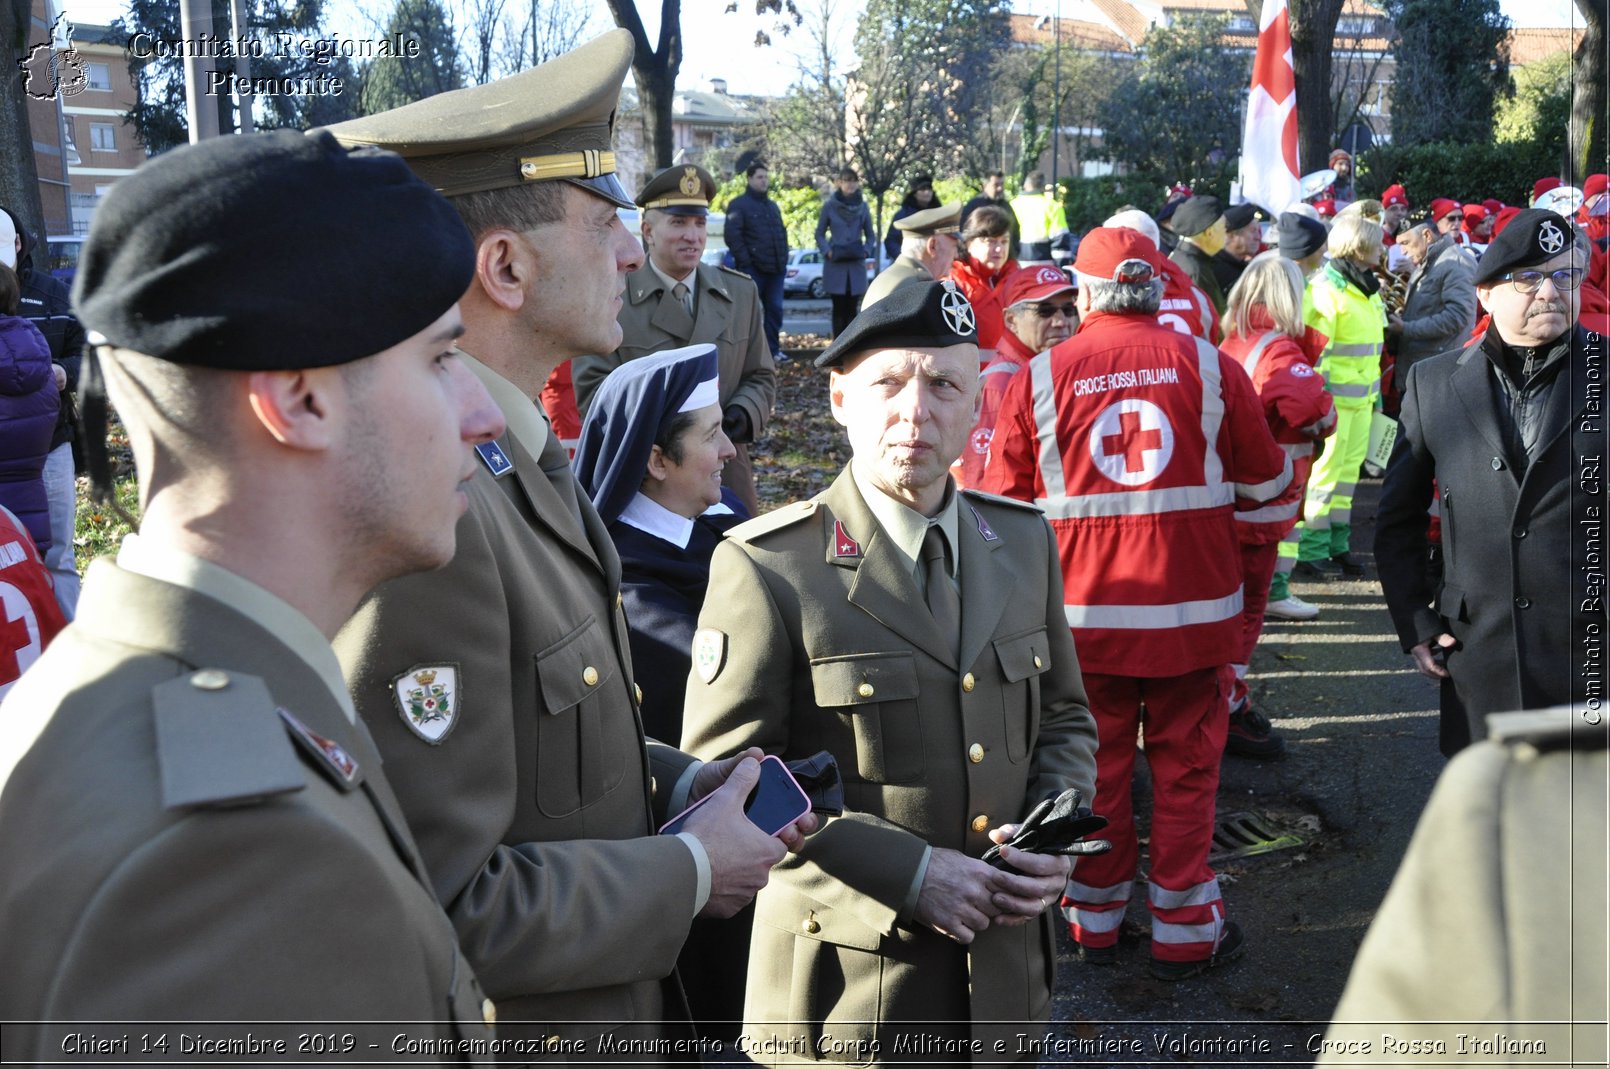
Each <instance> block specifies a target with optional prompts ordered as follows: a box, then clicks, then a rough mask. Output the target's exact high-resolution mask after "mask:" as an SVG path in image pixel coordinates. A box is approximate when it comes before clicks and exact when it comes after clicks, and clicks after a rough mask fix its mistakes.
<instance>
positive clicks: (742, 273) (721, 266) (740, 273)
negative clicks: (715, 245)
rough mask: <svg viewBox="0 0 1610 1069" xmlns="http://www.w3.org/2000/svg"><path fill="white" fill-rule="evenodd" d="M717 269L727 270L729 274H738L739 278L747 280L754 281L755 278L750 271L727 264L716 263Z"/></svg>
mask: <svg viewBox="0 0 1610 1069" xmlns="http://www.w3.org/2000/svg"><path fill="white" fill-rule="evenodd" d="M716 269H717V270H718V271H725V272H726V273H727V274H729V275H737V276H738V277H739V278H741V279H743V280H744V281H745V282H753V281H754V279H752V278H750V277H749V274H748V272H746V271H740V270H738V269H737V268H736V267H728V266H727V265H726V264H716Z"/></svg>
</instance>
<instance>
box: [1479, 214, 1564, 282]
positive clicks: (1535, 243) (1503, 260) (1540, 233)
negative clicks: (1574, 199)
mask: <svg viewBox="0 0 1610 1069" xmlns="http://www.w3.org/2000/svg"><path fill="white" fill-rule="evenodd" d="M1575 240H1576V236H1575V234H1574V233H1573V232H1572V230H1571V224H1570V223H1569V222H1568V221H1567V220H1566V218H1565V216H1563V215H1561V214H1560V213H1558V212H1551V211H1547V210H1545V209H1542V208H1527V209H1525V210H1524V211H1520V212H1516V213H1515V217H1514V218H1513V219H1511V220H1510V221H1509V224H1508V225H1507V226H1505V227H1504V230H1503V233H1501V234H1499V235H1498V236H1497V237H1496V238H1494V239H1493V242H1492V244H1491V245H1488V246H1487V251H1486V252H1484V253H1482V254H1481V259H1480V260H1479V261H1477V263H1476V277H1475V283H1476V285H1478V286H1479V285H1481V284H1482V283H1484V282H1491V281H1493V280H1494V279H1496V278H1497V277H1498V276H1499V275H1503V274H1506V273H1508V272H1510V271H1513V270H1515V269H1516V268H1517V267H1536V266H1537V265H1538V264H1540V263H1544V262H1545V261H1548V260H1552V259H1554V258H1555V257H1556V256H1558V255H1560V254H1561V253H1563V252H1568V251H1570V249H1571V247H1572V243H1573V242H1574V241H1575Z"/></svg>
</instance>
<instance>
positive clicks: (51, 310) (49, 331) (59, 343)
mask: <svg viewBox="0 0 1610 1069" xmlns="http://www.w3.org/2000/svg"><path fill="white" fill-rule="evenodd" d="M0 213H3V214H4V215H5V217H6V219H7V220H9V221H10V223H11V227H10V229H11V231H12V233H11V234H10V235H5V234H4V230H5V229H6V228H5V227H3V226H0V240H3V241H4V243H5V245H6V246H7V248H6V249H5V250H4V251H5V252H7V253H9V254H10V255H9V256H7V255H0V262H3V263H5V264H6V265H7V266H8V267H12V268H14V269H15V270H16V272H17V285H18V288H19V289H20V290H21V291H22V296H21V298H20V299H19V300H18V302H17V305H18V307H17V314H18V315H20V316H22V317H23V318H24V319H26V320H28V321H29V322H31V323H33V325H34V326H36V327H38V328H39V333H41V334H43V335H44V336H45V342H46V343H47V344H48V345H49V346H50V360H51V363H52V364H53V365H54V371H55V374H56V388H57V389H58V390H60V391H61V399H62V403H61V412H60V414H59V415H58V416H57V417H56V432H55V434H53V435H52V436H51V439H50V455H49V456H48V457H47V458H46V459H45V493H46V494H47V495H48V497H49V499H50V532H51V534H50V548H49V549H48V550H46V551H45V567H46V568H49V569H50V577H51V581H52V582H54V583H55V585H56V601H57V603H58V604H60V605H61V609H62V613H63V615H65V616H66V617H67V619H68V620H71V619H72V618H73V615H74V613H75V611H76V610H77V607H78V587H79V579H78V564H77V562H76V561H75V560H74V556H73V527H74V519H73V513H74V511H75V506H76V496H77V473H76V472H75V470H74V465H73V448H72V443H73V437H74V435H75V434H76V433H77V430H76V427H77V420H76V418H75V416H74V413H75V412H76V411H77V408H76V406H75V405H73V404H72V399H73V397H74V395H75V394H76V393H77V392H78V368H79V364H80V363H81V362H82V361H83V359H84V328H83V326H81V325H80V324H79V322H78V319H77V317H76V316H74V315H73V309H72V301H71V300H70V299H69V297H68V294H67V286H66V285H65V284H64V283H63V282H62V281H61V279H59V278H56V277H55V276H53V275H52V274H51V273H50V268H49V266H48V265H42V266H40V267H37V268H36V266H35V264H34V251H35V249H37V248H38V243H37V242H36V241H35V240H34V236H33V235H32V234H30V233H29V232H28V228H27V227H25V226H23V225H22V220H21V219H19V218H18V217H17V215H16V213H15V212H13V211H12V210H11V209H10V208H6V207H3V206H0Z"/></svg>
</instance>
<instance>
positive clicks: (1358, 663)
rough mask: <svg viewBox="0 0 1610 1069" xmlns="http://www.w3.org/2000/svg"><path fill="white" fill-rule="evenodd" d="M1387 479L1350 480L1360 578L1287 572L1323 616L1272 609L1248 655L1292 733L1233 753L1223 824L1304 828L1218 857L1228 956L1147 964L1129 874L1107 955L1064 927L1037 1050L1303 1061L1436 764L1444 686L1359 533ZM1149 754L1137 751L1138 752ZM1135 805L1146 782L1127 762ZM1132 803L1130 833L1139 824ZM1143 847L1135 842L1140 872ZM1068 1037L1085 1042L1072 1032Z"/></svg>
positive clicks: (1141, 1058)
mask: <svg viewBox="0 0 1610 1069" xmlns="http://www.w3.org/2000/svg"><path fill="white" fill-rule="evenodd" d="M1379 496H1380V483H1379V482H1378V481H1366V482H1363V483H1361V484H1360V485H1359V493H1358V496H1357V498H1356V499H1355V503H1354V510H1355V516H1356V517H1357V518H1358V522H1357V523H1356V524H1355V526H1354V529H1353V547H1354V554H1355V556H1358V557H1361V558H1363V559H1364V560H1365V561H1367V562H1369V564H1370V569H1369V573H1368V575H1367V576H1366V577H1365V578H1364V579H1354V580H1338V581H1335V582H1327V583H1304V582H1302V581H1300V580H1299V581H1298V582H1296V583H1294V585H1293V590H1294V591H1295V592H1296V593H1298V594H1299V595H1300V596H1302V597H1303V598H1304V599H1306V600H1308V601H1311V602H1313V603H1315V604H1316V605H1318V606H1319V607H1320V616H1319V618H1318V619H1317V620H1314V621H1311V622H1307V623H1285V622H1278V621H1274V620H1270V621H1269V622H1268V626H1267V628H1266V630H1265V631H1264V636H1263V639H1262V641H1261V642H1260V643H1259V645H1258V649H1257V651H1256V652H1255V653H1254V655H1253V660H1252V671H1251V673H1250V675H1249V682H1250V685H1251V689H1252V695H1253V702H1254V705H1255V706H1256V707H1257V708H1258V709H1260V710H1261V711H1263V712H1264V713H1265V715H1267V716H1269V717H1270V719H1271V721H1272V722H1273V724H1274V726H1275V728H1276V730H1277V731H1279V732H1280V734H1281V735H1282V736H1284V738H1285V739H1286V754H1285V756H1284V758H1283V759H1281V760H1278V761H1252V760H1248V759H1245V758H1241V757H1226V758H1225V760H1224V763H1223V765H1222V772H1221V779H1220V785H1219V794H1218V814H1219V818H1220V822H1221V824H1222V823H1223V821H1224V818H1225V816H1226V815H1228V814H1237V813H1244V814H1251V815H1252V816H1253V818H1254V819H1255V820H1256V821H1257V822H1258V824H1259V825H1261V829H1266V830H1267V831H1268V832H1270V833H1272V835H1273V836H1274V837H1281V838H1284V837H1295V838H1300V839H1301V840H1302V842H1301V844H1300V845H1293V846H1287V847H1285V848H1282V849H1278V850H1273V851H1270V852H1267V853H1260V854H1252V855H1249V856H1239V857H1231V858H1228V859H1226V860H1224V861H1222V862H1219V863H1217V864H1216V865H1215V868H1216V869H1217V871H1218V873H1219V880H1220V883H1221V885H1222V888H1223V892H1224V900H1225V906H1226V912H1227V914H1228V916H1229V917H1230V918H1231V919H1233V920H1235V921H1236V922H1237V923H1239V924H1240V925H1241V927H1242V929H1243V930H1244V931H1245V933H1246V936H1247V942H1246V947H1247V949H1246V953H1245V954H1244V956H1242V957H1241V958H1240V959H1239V960H1237V961H1234V962H1230V963H1227V964H1224V965H1221V966H1220V967H1218V968H1216V969H1213V970H1211V971H1209V972H1207V973H1205V974H1203V975H1201V976H1198V977H1194V978H1192V979H1189V980H1184V981H1180V982H1176V983H1168V982H1164V981H1160V980H1156V979H1153V978H1152V977H1151V976H1150V975H1149V974H1148V972H1147V971H1146V962H1147V957H1148V937H1149V925H1150V919H1149V915H1148V914H1147V912H1146V906H1145V888H1144V884H1143V883H1142V882H1140V881H1137V886H1136V895H1135V898H1134V900H1133V901H1132V902H1131V904H1130V908H1129V912H1128V916H1127V918H1126V920H1125V923H1124V929H1123V932H1122V937H1121V940H1120V944H1119V963H1118V965H1116V966H1112V967H1097V966H1090V965H1085V964H1083V963H1081V962H1079V961H1077V960H1075V959H1074V958H1073V956H1072V954H1071V952H1070V949H1071V948H1070V944H1069V943H1068V942H1067V940H1066V939H1065V938H1064V939H1063V940H1062V946H1061V948H1060V949H1061V954H1060V967H1059V973H1058V982H1057V989H1056V1001H1055V1010H1054V1021H1055V1023H1054V1024H1053V1025H1052V1027H1051V1029H1050V1031H1051V1032H1052V1033H1053V1035H1054V1036H1056V1037H1058V1038H1059V1039H1060V1040H1062V1044H1061V1045H1059V1046H1058V1047H1055V1048H1053V1049H1052V1050H1051V1052H1050V1053H1049V1055H1048V1056H1047V1057H1045V1058H1044V1059H1043V1061H1042V1064H1044V1065H1067V1064H1079V1065H1119V1064H1124V1065H1132V1064H1157V1065H1170V1066H1181V1065H1305V1064H1309V1063H1311V1062H1312V1061H1313V1053H1312V1052H1313V1050H1314V1049H1315V1044H1316V1042H1317V1039H1318V1037H1319V1036H1321V1035H1323V1033H1324V1029H1325V1022H1326V1021H1327V1020H1328V1019H1329V1018H1330V1016H1331V1013H1332V1011H1333V1010H1334V1009H1335V1006H1336V1003H1337V1001H1338V999H1339V998H1340V997H1341V993H1342V988H1343V987H1344V985H1345V984H1346V982H1347V974H1348V970H1349V969H1350V967H1351V965H1352V961H1353V957H1354V955H1355V953H1356V952H1357V950H1358V946H1359V943H1360V941H1361V940H1362V939H1363V937H1364V932H1365V929H1366V928H1367V927H1368V925H1369V922H1370V920H1371V918H1372V917H1373V915H1374V912H1375V909H1376V908H1377V907H1378V906H1379V905H1380V902H1381V899H1382V897H1383V896H1384V895H1385V893H1386V889H1387V886H1388V885H1389V884H1390V883H1391V880H1392V876H1393V874H1394V873H1395V872H1396V870H1397V867H1398V864H1399V862H1400V861H1401V860H1402V857H1403V853H1404V850H1405V848H1406V847H1407V845H1408V839H1409V835H1410V833H1411V832H1412V831H1413V830H1414V825H1415V823H1416V821H1417V819H1418V817H1419V815H1420V811H1421V809H1422V808H1423V807H1424V805H1425V802H1426V798H1427V797H1428V796H1429V794H1430V791H1431V786H1432V784H1433V782H1434V781H1435V780H1436V777H1437V775H1438V774H1439V773H1440V772H1441V770H1442V766H1443V764H1444V760H1443V758H1442V756H1441V755H1440V754H1439V753H1438V751H1437V711H1436V710H1437V690H1436V686H1435V684H1433V683H1432V681H1431V680H1429V679H1426V678H1424V677H1422V676H1420V675H1418V674H1417V673H1415V672H1414V671H1413V670H1412V669H1411V668H1410V667H1409V659H1408V657H1407V656H1405V655H1404V654H1403V653H1402V652H1401V651H1400V649H1399V647H1398V643H1397V639H1396V637H1395V635H1394V633H1393V631H1392V626H1391V621H1390V619H1389V617H1388V615H1387V611H1386V606H1385V603H1384V602H1383V601H1382V597H1381V589H1380V585H1379V583H1378V582H1377V581H1376V579H1375V570H1374V567H1373V555H1372V554H1371V553H1370V548H1369V547H1370V546H1371V544H1372V542H1373V539H1374V514H1375V505H1376V501H1377V500H1378V499H1379ZM1142 764H1144V762H1143V761H1142ZM1135 790H1136V810H1137V813H1138V814H1139V813H1141V812H1142V811H1143V810H1149V808H1150V781H1149V779H1148V778H1147V777H1146V775H1145V774H1144V772H1140V773H1137V776H1136V787H1135ZM1145 827H1146V825H1145V823H1144V818H1142V823H1141V833H1142V836H1144V835H1145ZM1145 860H1146V859H1145V856H1144V853H1143V855H1142V868H1143V871H1144V865H1145ZM1069 1040H1079V1041H1083V1042H1082V1043H1079V1044H1069V1043H1068V1041H1069Z"/></svg>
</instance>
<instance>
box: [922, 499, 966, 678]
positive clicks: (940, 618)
mask: <svg viewBox="0 0 1610 1069" xmlns="http://www.w3.org/2000/svg"><path fill="white" fill-rule="evenodd" d="M922 569H923V578H924V580H925V581H926V583H927V590H926V594H927V598H928V611H929V612H931V613H933V616H934V623H936V624H938V625H939V632H940V634H942V635H944V636H945V638H946V640H947V641H948V642H949V643H950V652H951V655H952V656H956V655H957V653H958V651H957V646H958V645H959V644H960V641H961V630H962V599H961V596H960V595H958V594H957V593H956V584H955V583H953V582H951V580H950V571H949V570H948V569H947V568H946V567H945V536H944V534H942V533H941V532H940V530H939V527H938V526H937V525H929V527H928V533H927V534H926V535H924V536H923V539H922Z"/></svg>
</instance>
